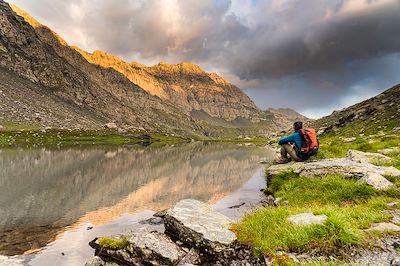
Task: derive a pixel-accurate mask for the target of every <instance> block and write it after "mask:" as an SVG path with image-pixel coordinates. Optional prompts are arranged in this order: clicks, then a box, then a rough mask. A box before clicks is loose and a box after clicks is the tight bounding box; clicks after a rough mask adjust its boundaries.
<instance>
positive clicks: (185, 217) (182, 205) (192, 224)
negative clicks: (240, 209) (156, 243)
mask: <svg viewBox="0 0 400 266" xmlns="http://www.w3.org/2000/svg"><path fill="white" fill-rule="evenodd" d="M232 222H233V221H232V220H230V219H229V218H228V217H226V216H224V215H222V214H221V213H219V212H217V211H215V210H214V209H212V208H211V206H210V205H208V204H206V203H203V202H201V201H197V200H193V199H186V200H182V201H180V202H178V203H177V204H176V205H175V206H174V207H173V208H171V209H169V210H168V211H167V213H166V216H165V218H164V223H165V232H166V233H167V234H169V235H171V236H172V237H173V238H176V239H179V240H180V241H182V242H183V243H185V244H187V245H189V246H193V247H196V248H198V249H199V250H201V251H203V252H204V253H207V254H209V255H212V256H213V255H216V254H218V253H220V252H223V251H226V250H228V249H230V248H231V245H232V244H233V243H234V242H235V240H236V235H235V234H234V233H233V232H232V231H230V230H229V227H230V225H231V224H232Z"/></svg>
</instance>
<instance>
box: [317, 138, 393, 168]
mask: <svg viewBox="0 0 400 266" xmlns="http://www.w3.org/2000/svg"><path fill="white" fill-rule="evenodd" d="M342 136H343V135H342V131H339V132H337V133H334V134H332V133H331V134H327V135H323V136H321V137H320V138H319V141H320V149H319V151H318V154H317V156H316V157H315V158H314V159H326V158H341V157H346V155H347V151H348V150H349V149H353V150H358V151H363V152H378V151H379V150H383V149H388V148H393V147H400V134H397V135H394V134H390V135H386V136H383V135H379V134H376V135H368V136H365V135H362V136H358V137H357V138H356V140H355V141H353V142H350V143H345V142H344V141H343V139H342ZM387 156H388V157H390V158H392V161H391V162H379V161H377V162H374V164H377V165H383V166H394V167H396V168H398V169H400V152H393V153H390V154H388V155H387Z"/></svg>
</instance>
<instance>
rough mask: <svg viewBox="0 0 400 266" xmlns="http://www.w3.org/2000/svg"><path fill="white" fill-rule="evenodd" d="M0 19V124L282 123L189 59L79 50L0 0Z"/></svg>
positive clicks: (238, 128)
mask: <svg viewBox="0 0 400 266" xmlns="http://www.w3.org/2000/svg"><path fill="white" fill-rule="evenodd" d="M17 14H18V15H17ZM0 23H1V25H2V26H1V28H0V57H1V62H0V78H1V80H2V81H3V82H2V83H1V84H0V96H2V98H3V99H4V100H3V101H2V102H1V103H0V107H1V109H0V123H5V122H7V121H8V122H12V123H26V124H28V125H32V124H34V125H35V126H51V127H55V128H67V129H101V128H103V125H104V124H106V123H109V122H114V123H115V124H117V125H118V127H119V128H121V129H126V130H131V131H132V130H133V131H135V130H139V131H140V130H149V131H154V132H159V133H165V134H168V133H171V134H172V133H178V134H182V135H188V134H189V135H206V136H221V135H224V134H225V133H228V134H229V135H232V134H233V135H239V134H243V133H245V134H247V133H249V134H264V133H266V132H271V131H275V130H279V129H280V128H281V127H283V126H284V125H286V124H287V122H288V120H287V121H286V120H285V119H284V118H282V117H283V116H281V115H277V114H274V113H272V112H270V111H266V112H262V111H261V110H259V109H258V108H257V107H256V105H255V104H254V103H253V102H252V101H251V99H250V98H249V97H248V96H247V95H245V94H244V93H243V92H242V91H241V90H240V89H239V88H237V87H236V86H234V85H232V84H230V83H229V82H228V81H226V80H224V79H223V78H221V77H220V76H218V75H217V74H215V73H206V72H205V71H203V70H202V69H201V68H200V67H199V66H197V65H194V64H192V63H188V62H183V63H179V64H166V63H163V62H161V63H159V64H157V65H155V66H152V67H147V66H144V65H142V64H140V63H136V62H131V63H127V62H125V61H123V60H122V59H120V58H118V57H116V56H113V55H111V54H107V53H105V52H101V51H95V52H93V53H87V52H85V51H83V50H81V49H79V48H77V47H71V46H69V45H68V44H67V43H66V42H65V41H64V40H63V39H62V38H61V37H60V36H59V35H57V34H56V33H55V32H53V31H52V30H51V29H49V28H48V27H46V26H43V25H42V24H40V23H39V22H38V21H36V20H35V19H34V18H33V17H31V16H30V15H29V14H28V13H26V12H25V11H23V10H21V9H19V8H18V7H16V6H13V7H12V8H11V7H10V6H9V5H8V4H7V3H6V2H4V1H2V0H0ZM283 120H285V121H283Z"/></svg>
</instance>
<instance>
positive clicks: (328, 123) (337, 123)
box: [312, 85, 400, 135]
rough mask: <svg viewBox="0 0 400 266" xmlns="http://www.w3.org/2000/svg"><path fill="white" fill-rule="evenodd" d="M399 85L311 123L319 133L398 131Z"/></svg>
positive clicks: (399, 111) (399, 110)
mask: <svg viewBox="0 0 400 266" xmlns="http://www.w3.org/2000/svg"><path fill="white" fill-rule="evenodd" d="M399 114H400V85H396V86H394V87H392V88H391V89H388V90H386V91H385V92H383V93H381V94H379V95H377V96H375V97H372V98H370V99H368V100H365V101H363V102H360V103H358V104H355V105H353V106H350V107H348V108H345V109H343V110H340V111H334V112H333V113H332V114H331V115H329V116H326V117H323V118H321V119H318V120H316V121H313V122H312V123H313V124H314V126H315V127H317V128H319V129H320V132H321V133H330V132H337V131H342V132H343V133H346V132H345V131H348V133H351V134H353V135H354V134H366V133H367V134H375V133H376V132H378V131H392V130H398V129H400V128H399V127H400V117H399Z"/></svg>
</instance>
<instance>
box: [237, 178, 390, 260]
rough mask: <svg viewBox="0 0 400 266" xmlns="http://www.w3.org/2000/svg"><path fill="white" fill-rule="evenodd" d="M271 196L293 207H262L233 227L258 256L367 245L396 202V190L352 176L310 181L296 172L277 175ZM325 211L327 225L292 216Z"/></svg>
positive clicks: (328, 252)
mask: <svg viewBox="0 0 400 266" xmlns="http://www.w3.org/2000/svg"><path fill="white" fill-rule="evenodd" d="M267 193H268V194H272V195H274V196H275V197H281V198H282V199H284V200H287V201H288V202H289V204H288V206H279V207H270V208H263V209H259V210H257V211H255V212H253V213H251V214H248V215H247V216H246V217H245V218H244V219H243V220H242V221H241V222H240V223H239V224H235V225H234V226H233V230H234V231H235V232H236V234H237V236H238V239H239V241H241V242H244V243H248V244H252V245H253V247H254V251H255V252H256V253H257V254H261V253H263V254H267V255H273V254H275V253H276V252H277V251H280V250H282V251H292V252H307V251H311V250H315V249H317V250H319V251H320V252H322V253H325V254H330V253H336V254H340V253H341V252H342V251H344V250H347V249H348V248H350V247H352V246H359V245H363V244H365V243H366V241H367V240H368V239H369V238H370V237H374V235H372V234H370V233H366V232H365V231H363V229H366V228H368V227H370V226H371V225H372V224H373V223H376V222H383V221H388V220H389V219H390V214H387V213H383V212H382V211H383V210H385V209H386V208H387V205H386V204H387V203H388V202H390V201H393V195H392V194H391V193H386V194H385V193H381V192H378V191H376V190H375V189H374V188H372V187H370V186H368V185H366V184H363V183H359V182H357V180H355V179H346V178H343V177H341V176H339V175H328V176H324V177H320V178H314V179H310V178H307V177H300V176H298V175H297V174H294V173H285V174H280V175H276V176H274V177H273V178H272V179H270V182H269V184H268V191H267ZM306 212H307V213H314V214H316V215H317V214H325V215H326V216H327V217H328V219H327V221H326V222H325V224H323V225H310V226H298V225H294V224H292V223H291V222H290V221H288V220H287V218H288V217H289V216H291V215H295V214H299V213H306Z"/></svg>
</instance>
